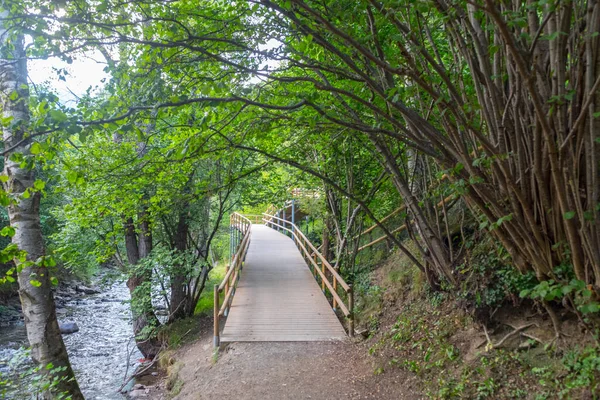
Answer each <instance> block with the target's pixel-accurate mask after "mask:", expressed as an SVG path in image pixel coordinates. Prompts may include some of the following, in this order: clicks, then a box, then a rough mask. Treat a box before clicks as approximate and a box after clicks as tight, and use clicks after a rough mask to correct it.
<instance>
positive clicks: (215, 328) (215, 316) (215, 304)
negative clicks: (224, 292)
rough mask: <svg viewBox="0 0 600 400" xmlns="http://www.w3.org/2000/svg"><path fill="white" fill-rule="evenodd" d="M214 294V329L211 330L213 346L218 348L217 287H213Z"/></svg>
mask: <svg viewBox="0 0 600 400" xmlns="http://www.w3.org/2000/svg"><path fill="white" fill-rule="evenodd" d="M214 288H215V292H214V312H213V314H214V319H215V321H214V328H213V346H214V347H219V345H220V342H219V285H215V286H214Z"/></svg>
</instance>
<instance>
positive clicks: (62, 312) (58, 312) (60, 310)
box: [56, 308, 67, 315]
mask: <svg viewBox="0 0 600 400" xmlns="http://www.w3.org/2000/svg"><path fill="white" fill-rule="evenodd" d="M66 313H67V309H66V308H57V309H56V315H65V314H66Z"/></svg>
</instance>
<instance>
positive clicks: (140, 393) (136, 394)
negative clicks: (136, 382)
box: [129, 389, 148, 399]
mask: <svg viewBox="0 0 600 400" xmlns="http://www.w3.org/2000/svg"><path fill="white" fill-rule="evenodd" d="M146 397H148V396H147V395H146V391H145V390H144V389H137V390H132V391H131V392H129V398H130V399H143V398H146Z"/></svg>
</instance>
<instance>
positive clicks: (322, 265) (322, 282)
mask: <svg viewBox="0 0 600 400" xmlns="http://www.w3.org/2000/svg"><path fill="white" fill-rule="evenodd" d="M321 272H322V273H323V275H322V276H321V290H322V291H323V293H325V279H327V273H326V272H325V263H324V262H323V261H321ZM323 277H325V278H323Z"/></svg>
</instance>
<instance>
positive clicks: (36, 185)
mask: <svg viewBox="0 0 600 400" xmlns="http://www.w3.org/2000/svg"><path fill="white" fill-rule="evenodd" d="M33 187H34V188H35V189H36V190H44V188H45V187H46V182H44V181H43V180H41V179H36V181H35V182H33Z"/></svg>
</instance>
